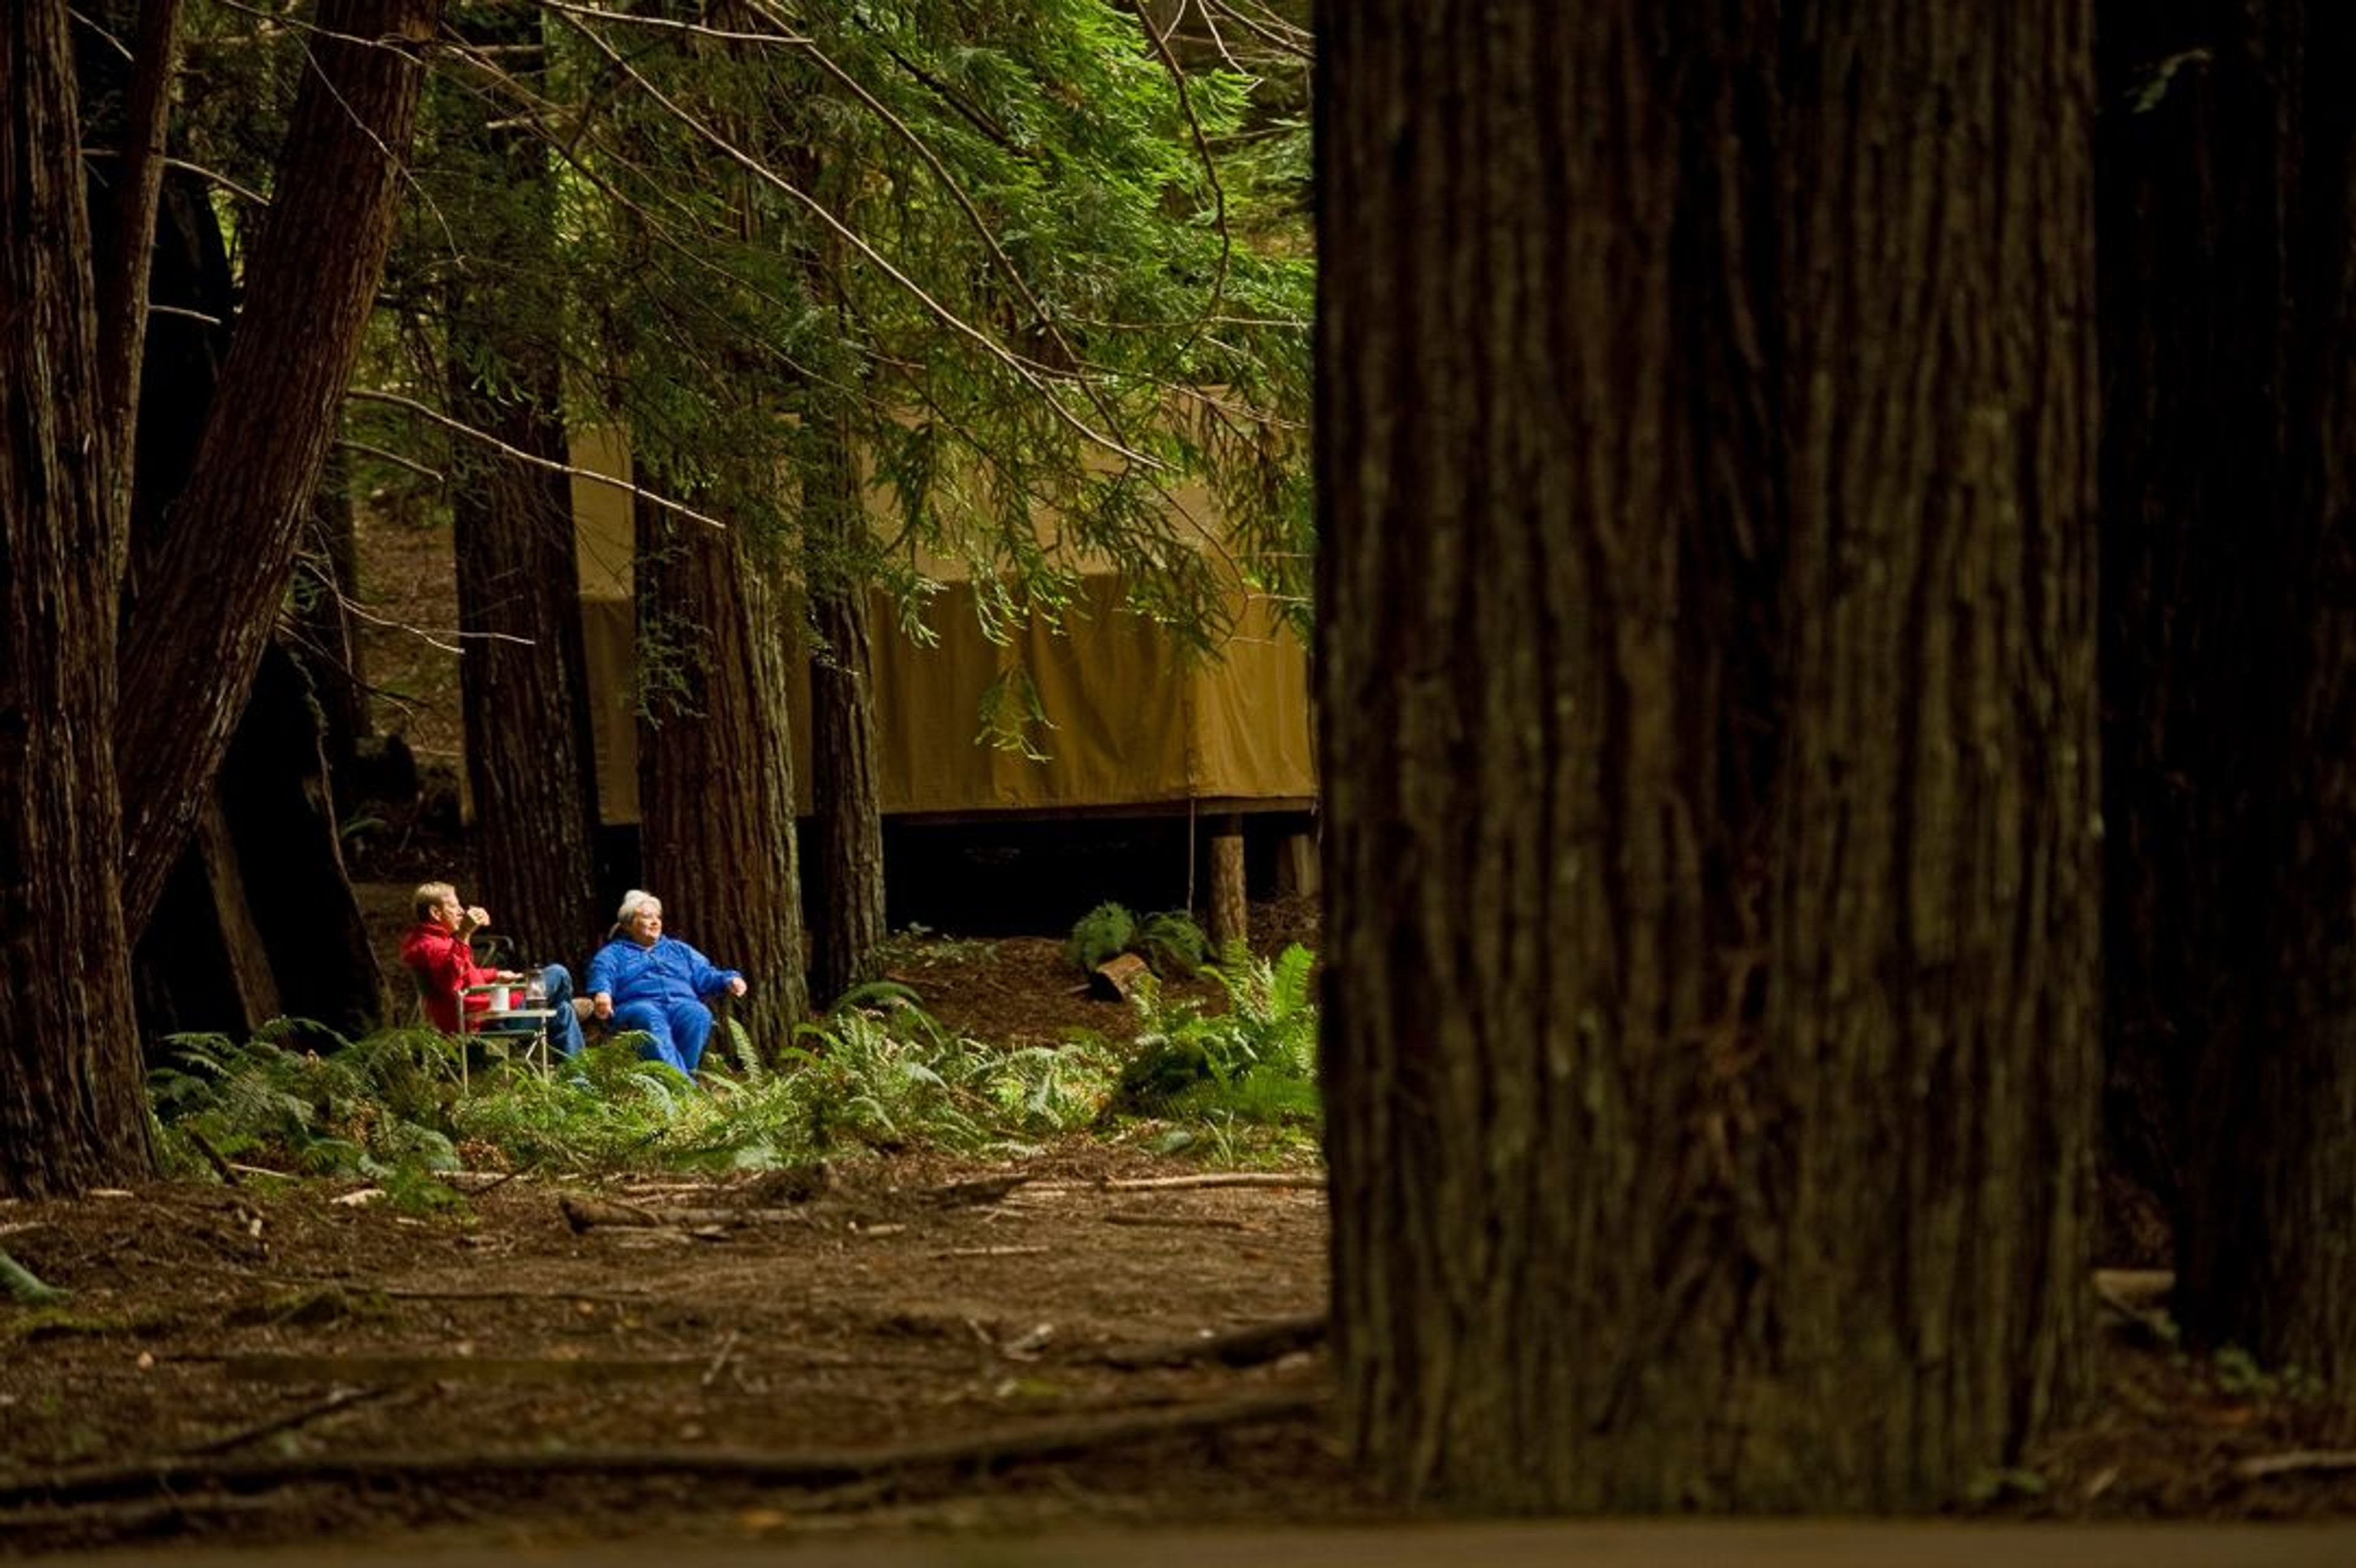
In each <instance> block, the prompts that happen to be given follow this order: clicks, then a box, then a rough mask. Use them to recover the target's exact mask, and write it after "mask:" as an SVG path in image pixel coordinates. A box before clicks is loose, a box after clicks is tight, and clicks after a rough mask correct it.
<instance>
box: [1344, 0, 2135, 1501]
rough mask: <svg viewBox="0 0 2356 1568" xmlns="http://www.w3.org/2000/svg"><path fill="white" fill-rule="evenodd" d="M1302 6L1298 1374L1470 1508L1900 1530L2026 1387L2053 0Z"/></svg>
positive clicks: (2061, 247) (2071, 1029) (2039, 1209)
mask: <svg viewBox="0 0 2356 1568" xmlns="http://www.w3.org/2000/svg"><path fill="white" fill-rule="evenodd" d="M2000 10H2001V19H2000V20H1999V19H1998V12H1997V10H1992V9H1990V8H1988V7H1984V6H1981V5H1977V4H1976V3H1973V0H1934V3H1930V4H1925V5H1921V6H1917V7H1915V8H1914V10H1913V11H1912V12H1910V14H1909V16H1908V17H1907V18H1906V19H1905V20H1904V21H1903V22H1902V23H1901V22H1900V21H1899V20H1897V19H1894V18H1892V17H1891V16H1890V14H1889V8H1888V7H1887V6H1885V5H1880V4H1879V3H1878V0H1821V3H1814V4H1809V3H1803V0H1788V3H1786V4H1784V5H1780V6H1778V5H1760V6H1752V7H1693V6H1676V7H1662V6H1658V5H1652V4H1650V3H1647V0H1608V3H1603V4H1598V5H1588V6H1583V7H1580V8H1578V9H1577V10H1576V12H1575V13H1566V12H1563V11H1562V10H1561V9H1560V8H1559V7H1557V6H1554V5H1542V4H1538V3H1537V0H1519V3H1515V4H1508V5H1485V6H1479V7H1475V6H1471V5H1462V4H1441V5H1432V4H1430V3H1429V0H1424V3H1420V4H1410V3H1409V0H1347V3H1342V0H1335V3H1333V4H1329V5H1323V6H1321V7H1320V11H1319V18H1318V39H1319V56H1320V70H1321V73H1322V82H1321V86H1320V90H1319V92H1318V95H1317V99H1318V103H1319V106H1320V112H1321V113H1322V114H1323V117H1324V118H1323V122H1322V140H1321V152H1320V169H1319V188H1318V199H1317V210H1318V213H1319V219H1320V234H1319V254H1320V255H1321V257H1323V265H1322V269H1321V283H1320V288H1321V298H1320V320H1319V329H1318V369H1319V386H1320V396H1321V408H1320V410H1319V418H1318V421H1317V431H1318V443H1319V444H1318V477H1319V485H1320V507H1321V529H1320V531H1321V536H1322V540H1323V556H1322V560H1321V566H1320V571H1321V579H1322V581H1321V585H1320V592H1319V594H1318V610H1319V614H1320V617H1321V626H1320V641H1319V647H1318V658H1317V668H1318V675H1319V681H1320V692H1319V714H1320V717H1321V720H1322V730H1321V754H1322V757H1323V780H1324V788H1325V807H1326V811H1327V814H1328V816H1327V826H1326V833H1325V849H1326V874H1327V887H1328V909H1329V914H1328V953H1327V959H1328V964H1329V967H1328V970H1327V974H1326V978H1325V987H1326V996H1327V997H1328V1000H1329V1003H1330V1011H1329V1013H1328V1019H1327V1032H1326V1039H1325V1043H1324V1047H1323V1051H1324V1061H1325V1070H1326V1074H1327V1094H1328V1101H1327V1104H1328V1134H1327V1138H1328V1156H1329V1158H1330V1161H1331V1165H1332V1170H1333V1264H1334V1331H1335V1343H1336V1353H1337V1365H1338V1373H1339V1379H1340V1383H1341V1397H1342V1408H1343V1421H1344V1430H1345V1433H1346V1435H1347V1438H1348V1441H1349V1442H1350V1444H1351V1445H1352V1446H1353V1448H1354V1449H1355V1453H1356V1456H1357V1457H1358V1458H1359V1460H1360V1461H1361V1463H1362V1464H1363V1465H1364V1466H1365V1468H1366V1469H1367V1470H1368V1472H1369V1473H1370V1475H1371V1476H1372V1477H1374V1478H1375V1480H1376V1482H1377V1484H1379V1485H1381V1486H1383V1487H1385V1488H1387V1489H1388V1490H1389V1491H1390V1492H1391V1493H1392V1494H1393V1495H1395V1496H1398V1497H1406V1498H1413V1497H1418V1496H1431V1497H1438V1498H1442V1499H1449V1500H1451V1501H1452V1502H1456V1503H1459V1504H1463V1505H1467V1506H1472V1507H1477V1508H1487V1509H1505V1510H1529V1509H1689V1508H1701V1509H1730V1508H1733V1509H1794V1508H1807V1509H1896V1508H1913V1507H1922V1506H1927V1505H1931V1504H1934V1503H1937V1502H1940V1501H1943V1500H1945V1499H1952V1498H1954V1497H1955V1496H1957V1495H1958V1494H1959V1493H1961V1492H1962V1491H1963V1489H1964V1488H1965V1486H1966V1485H1967V1484H1968V1482H1969V1481H1970V1480H1971V1479H1972V1477H1975V1476H1976V1475H1977V1474H1980V1473H1981V1472H1983V1471H1985V1470H1986V1469H1987V1468H1988V1467H1994V1466H2001V1465H2005V1464H2007V1463H2009V1462H2012V1461H2013V1460H2014V1459H2015V1458H2016V1457H2017V1456H2018V1455H2019V1452H2020V1450H2021V1447H2022V1445H2024V1444H2025V1443H2026V1442H2027V1441H2028V1440H2029V1438H2030V1437H2031V1436H2032V1435H2034V1434H2035V1433H2036V1432H2037V1431H2038V1430H2039V1428H2040V1426H2041V1425H2042V1424H2045V1423H2046V1422H2047V1421H2048V1420H2049V1419H2050V1418H2051V1416H2052V1415H2053V1413H2055V1412H2056V1410H2057V1409H2058V1408H2060V1407H2061V1405H2062V1403H2064V1402H2065V1401H2066V1400H2067V1399H2068V1397H2069V1396H2070V1394H2071V1393H2072V1391H2073V1389H2074V1387H2075V1386H2076V1384H2077V1382H2078V1380H2079V1374H2080V1369H2081V1360H2082V1349H2083V1339H2084V1334H2085V1328H2086V1324H2085V1313H2084V1298H2085V1275H2084V1269H2085V1266H2086V1263H2087V1255H2086V1245H2085V1223H2086V1217H2087V1207H2088V1196H2089V1193H2088V1189H2089V1186H2090V1182H2089V1176H2090V1166H2091V1145H2092V1141H2093V1136H2094V1115H2093V1110H2094V1088H2095V1085H2094V1068H2095V1062H2096V1058H2095V1050H2094V1047H2095V1039H2094V1030H2095V1003H2096V999H2097V998H2096V995H2095V988H2096V970H2095V964H2094V959H2095V952H2094V947H2095V923H2094V900H2095V898H2096V897H2097V894H2098V873H2099V866H2098V863H2097V849H2096V845H2095V839H2094V834H2095V825H2096V816H2095V805H2096V802H2095V793H2094V759H2095V734H2094V702H2093V691H2094V577H2093V573H2094V555H2093V549H2092V539H2091V537H2090V536H2091V529H2092V527H2093V517H2092V510H2091V499H2092V488H2093V486H2092V483H2091V481H2092V467H2093V454H2092V450H2091V440H2090V436H2091V412H2092V408H2093V394H2094V387H2093V375H2094V353H2093V349H2094V345H2093V341H2092V328H2091V312H2092V301H2091V299H2090V297H2089V295H2090V292H2091V288H2092V283H2093V266H2094V257H2093V252H2092V238H2093V236H2092V222H2093V197H2092V193H2091V190H2090V188H2089V170H2088V162H2089V160H2088V155H2087V147H2086V145H2085V143H2086V136H2085V127H2086V124H2087V123H2088V117H2089V115H2090V114H2091V112H2092V80H2091V78H2092V71H2091V57H2090V36H2089V35H2090V30H2091V28H2090V22H2091V17H2090V15H2089V6H2088V5H2087V3H2086V0H2033V3H2029V4H2022V5H2011V6H2007V7H2002V8H2000Z"/></svg>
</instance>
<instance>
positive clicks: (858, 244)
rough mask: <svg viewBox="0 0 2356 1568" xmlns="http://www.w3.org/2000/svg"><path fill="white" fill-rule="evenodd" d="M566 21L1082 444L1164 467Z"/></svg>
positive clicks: (590, 31)
mask: <svg viewBox="0 0 2356 1568" xmlns="http://www.w3.org/2000/svg"><path fill="white" fill-rule="evenodd" d="M560 15H562V13H560ZM565 20H566V22H567V23H568V24H569V25H570V26H571V27H573V30H574V31H576V32H578V33H579V34H581V35H582V37H584V38H586V39H587V40H588V41H589V43H590V45H591V46H592V47H593V48H595V49H597V51H598V52H599V53H601V54H603V55H604V56H605V59H607V61H608V62H609V63H611V64H612V65H613V66H614V67H615V68H616V69H617V70H619V71H620V72H621V73H622V74H623V75H624V76H626V77H627V78H628V79H629V80H632V81H634V82H636V83H637V85H638V87H639V89H640V90H641V91H644V92H645V93H646V94H647V96H648V98H650V99H652V100H653V101H655V102H656V103H658V104H659V105H661V106H662V108H663V110H664V111H665V112H668V113H669V115H670V116H671V117H672V118H673V119H674V120H675V121H677V122H678V123H680V124H681V125H683V126H685V127H687V128H688V129H689V130H691V131H692V132H694V133H695V134H696V135H698V136H700V137H701V138H702V139H703V140H704V141H706V142H708V143H710V144H712V147H713V148H714V149H716V150H717V151H718V152H720V153H721V154H722V155H723V156H724V157H726V158H727V159H728V160H729V161H730V162H732V163H734V164H735V165H737V166H738V167H740V168H742V169H744V171H745V172H746V173H747V174H750V175H752V176H754V177H755V179H758V180H760V181H761V182H762V183H763V184H765V185H767V186H769V187H771V188H772V189H774V190H776V191H777V192H778V193H779V194H780V195H783V196H785V197H787V198H789V199H790V200H792V201H794V202H795V203H797V204H798V205H799V206H800V207H802V208H805V209H806V210H808V211H809V213H810V214H811V215H812V216H813V217H815V218H816V219H818V220H819V222H820V223H821V224H823V225H825V226H826V227H827V228H829V229H832V230H833V231H834V232H835V233H836V234H838V235H839V236H841V238H842V239H843V240H845V241H846V242H848V243H849V244H850V245H851V248H852V249H853V250H855V251H858V252H859V254H860V255H861V256H862V257H863V258H864V259H865V260H866V261H868V262H869V263H870V264H871V265H873V267H875V268H876V269H877V271H879V272H882V273H883V275H884V276H886V277H888V278H890V279H891V280H892V281H893V282H894V283H897V284H898V285H899V286H900V287H901V288H902V289H903V290H904V291H905V292H906V293H907V294H908V295H909V296H910V297H911V298H912V299H914V300H915V301H916V303H917V304H920V305H922V306H923V307H924V308H925V310H926V311H927V312H928V313H929V314H931V315H933V316H934V317H935V318H936V319H937V320H938V321H939V322H940V323H941V324H942V325H944V326H946V327H948V329H949V330H950V331H951V332H953V333H955V334H957V335H958V336H961V337H964V338H967V339H969V341H971V342H972V343H973V344H975V345H976V346H977V347H980V349H981V350H982V351H983V352H984V353H986V354H988V355H989V356H990V357H992V358H994V359H996V360H998V361H999V362H1000V363H1001V364H1003V365H1004V366H1006V368H1008V369H1010V370H1012V372H1013V373H1014V374H1015V376H1016V377H1017V378H1018V379H1021V380H1022V381H1023V384H1024V385H1026V386H1028V387H1029V388H1030V389H1032V390H1033V392H1034V393H1036V394H1037V395H1038V397H1039V398H1040V400H1041V401H1042V402H1043V403H1044V406H1045V407H1046V408H1047V409H1048V410H1049V411H1050V412H1052V413H1053V414H1054V415H1055V418H1056V419H1057V420H1058V421H1060V422H1062V423H1063V424H1065V425H1067V426H1069V427H1070V428H1071V430H1072V431H1073V432H1075V433H1076V434H1077V435H1079V436H1080V437H1081V438H1082V439H1084V440H1086V441H1087V442H1089V443H1092V444H1094V445H1096V446H1099V447H1102V448H1103V449H1104V450H1106V451H1107V452H1109V453H1113V454H1114V455H1116V456H1118V457H1120V458H1122V459H1123V460H1125V461H1127V462H1129V463H1131V464H1136V465H1137V466H1139V467H1141V468H1144V469H1148V470H1153V469H1159V468H1161V467H1162V463H1161V462H1160V461H1159V460H1157V459H1155V458H1153V457H1151V456H1149V455H1148V454H1146V453H1142V452H1138V451H1135V450H1134V449H1132V448H1130V446H1128V445H1126V444H1124V443H1122V442H1121V441H1119V439H1118V438H1117V437H1115V436H1113V435H1109V434H1106V433H1104V432H1099V431H1098V430H1096V429H1094V428H1092V427H1091V426H1090V425H1089V424H1088V422H1087V421H1086V420H1083V419H1081V418H1080V417H1079V416H1078V415H1076V414H1075V413H1073V412H1072V411H1071V410H1070V409H1069V408H1067V407H1066V406H1065V404H1064V400H1062V399H1061V398H1058V397H1057V396H1055V390H1054V389H1053V388H1052V387H1050V386H1049V385H1048V384H1047V381H1046V379H1045V377H1044V374H1043V371H1044V367H1040V366H1036V365H1034V364H1033V363H1031V362H1030V361H1028V360H1026V359H1025V358H1023V357H1022V356H1020V355H1017V354H1015V353H1014V352H1013V351H1012V350H1011V349H1009V348H1007V347H1006V346H1005V345H1003V344H1001V343H1000V342H999V341H998V340H997V339H996V338H994V337H992V336H991V335H990V334H989V333H987V332H984V331H983V330H982V329H981V328H980V327H979V326H976V325H973V324H972V323H971V322H969V321H968V320H966V319H965V318H964V317H963V316H961V315H958V313H957V312H955V311H953V310H951V309H950V308H949V307H948V305H946V304H942V303H941V302H940V301H939V300H938V299H937V298H935V297H934V296H933V294H932V293H930V292H929V291H928V290H926V288H925V286H924V285H923V284H921V283H917V282H916V279H914V278H912V277H910V276H909V275H908V274H907V273H906V272H905V271H903V270H902V269H901V268H900V267H899V266H897V265H895V264H894V262H893V261H892V260H891V259H890V258H889V257H887V256H885V255H884V254H883V252H881V251H878V250H876V249H875V247H874V246H873V245H872V244H870V243H869V242H868V240H867V239H866V237H865V236H863V235H862V234H860V233H859V232H858V231H857V230H856V229H852V228H851V226H850V225H848V224H846V223H844V222H843V221H842V220H841V219H840V218H838V217H836V216H835V215H834V213H833V212H832V211H831V210H830V209H829V208H827V206H826V204H825V203H823V202H821V201H819V199H818V198H817V197H813V196H811V195H810V194H809V192H808V191H805V190H803V189H802V188H801V187H798V186H797V185H796V184H794V183H793V182H792V181H791V180H789V179H787V178H786V177H785V176H782V175H780V174H778V173H777V172H776V170H775V169H772V168H770V167H769V166H768V165H766V164H765V163H763V162H762V161H761V160H760V159H759V158H756V157H755V156H753V155H751V154H750V153H747V152H745V151H744V149H743V148H741V147H739V146H737V145H736V144H734V142H732V141H730V140H729V139H728V138H727V137H726V136H724V135H723V134H721V133H720V132H719V131H717V130H715V129H714V128H713V127H712V126H711V125H710V124H708V123H705V122H704V121H703V120H702V119H701V117H699V116H698V115H696V114H694V113H692V112H690V111H689V110H688V109H686V108H685V107H684V106H682V105H681V104H680V103H679V102H678V101H676V100H674V99H673V98H671V96H670V95H669V94H668V93H666V92H664V91H662V89H661V88H659V87H658V86H656V85H655V84H654V83H653V82H651V81H649V80H647V78H646V76H645V75H644V73H642V72H641V71H639V70H638V69H637V67H636V66H634V65H632V64H631V63H630V61H629V60H628V59H626V57H625V56H624V55H623V54H622V53H621V52H620V51H619V50H618V49H616V48H614V47H613V45H612V44H611V43H610V42H609V41H607V40H606V39H605V38H604V37H600V36H599V35H598V34H597V32H596V30H595V29H594V28H592V27H589V26H587V25H586V24H585V23H584V22H583V21H582V20H581V19H580V18H579V17H578V16H570V15H566V16H565Z"/></svg>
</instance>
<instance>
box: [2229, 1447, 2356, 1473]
mask: <svg viewBox="0 0 2356 1568" xmlns="http://www.w3.org/2000/svg"><path fill="white" fill-rule="evenodd" d="M2328 1470H2356V1449H2349V1448H2302V1449H2298V1450H2296V1451H2294V1452H2292V1453H2288V1454H2265V1455H2261V1456H2259V1457H2257V1458H2255V1459H2244V1460H2243V1461H2242V1462H2241V1463H2240V1464H2238V1465H2236V1466H2234V1467H2233V1474H2234V1475H2236V1476H2239V1477H2241V1478H2242V1479H2244V1480H2245V1481H2255V1480H2262V1479H2264V1478H2265V1477H2268V1476H2295V1475H2299V1474H2302V1473H2310V1474H2311V1473H2313V1472H2316V1471H2328Z"/></svg>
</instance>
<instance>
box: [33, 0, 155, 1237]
mask: <svg viewBox="0 0 2356 1568" xmlns="http://www.w3.org/2000/svg"><path fill="white" fill-rule="evenodd" d="M0 83H5V87H0V300H5V302H6V304H5V316H6V320H7V325H6V328H5V331H0V988H5V1003H0V1196H41V1195H47V1194H52V1193H62V1192H70V1191H73V1190H76V1189H80V1188H82V1187H87V1186H91V1185H92V1184H96V1183H100V1182H106V1181H116V1180H128V1179H136V1178H138V1177H141V1176H143V1175H145V1174H146V1173H148V1172H149V1171H150V1170H151V1169H152V1168H153V1165H154V1156H153V1153H152V1151H151V1149H150V1147H149V1145H148V1137H147V1114H146V1105H145V1101H144V1099H143V1098H142V1096H141V1093H140V1070H139V1056H138V1049H137V1040H136V1035H135V1031H134V1027H133V1019H132V1006H131V971H130V955H131V950H130V944H129V942H128V941H127V940H126V939H125V937H124V933H123V912H122V903H121V900H120V884H119V881H118V878H119V876H120V864H121V856H122V837H121V830H122V824H121V818H120V816H119V813H118V810H117V806H116V798H115V793H114V784H113V780H114V768H115V762H114V748H113V743H112V732H113V726H114V719H115V710H116V699H115V693H116V685H115V668H114V656H115V646H114V645H115V632H114V624H115V595H116V593H117V592H119V590H120V580H121V574H122V556H123V549H124V539H125V531H126V528H127V526H128V513H127V501H128V495H129V488H130V487H129V485H128V484H127V483H126V482H124V480H123V473H124V471H125V470H127V468H128V465H129V456H128V452H127V448H126V447H125V445H124V443H125V442H126V441H127V432H118V431H115V430H113V429H112V428H110V426H109V425H108V423H107V421H106V420H105V417H104V413H105V408H106V405H107V402H108V400H109V395H108V393H107V391H106V389H104V388H103V387H102V378H101V374H100V358H99V331H98V322H97V318H96V285H95V283H94V281H93V277H92V272H91V254H92V247H91V227H90V219H89V214H88V207H87V204H86V198H85V196H84V193H83V190H82V170H81V161H80V158H79V157H78V156H77V155H76V154H77V149H78V148H79V147H80V125H79V123H78V116H77V95H76V92H75V84H74V76H73V56H72V50H71V46H70V22H69V19H68V16H67V7H66V5H64V4H63V0H23V3H22V4H18V5H11V6H8V7H6V11H5V16H0Z"/></svg>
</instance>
